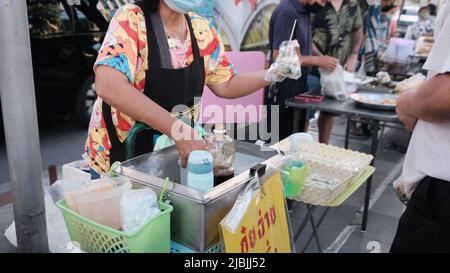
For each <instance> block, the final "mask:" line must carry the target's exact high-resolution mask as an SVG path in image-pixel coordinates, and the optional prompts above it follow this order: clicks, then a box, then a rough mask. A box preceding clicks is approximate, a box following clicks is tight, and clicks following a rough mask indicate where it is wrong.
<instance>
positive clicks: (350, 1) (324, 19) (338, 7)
mask: <svg viewBox="0 0 450 273" xmlns="http://www.w3.org/2000/svg"><path fill="white" fill-rule="evenodd" d="M312 25H313V32H314V34H313V43H314V46H315V54H317V55H319V56H321V55H322V54H324V55H329V56H332V57H335V58H337V59H338V60H339V63H340V64H341V65H342V66H343V67H344V69H345V70H347V71H349V72H355V70H356V67H357V61H358V54H359V50H360V48H361V44H362V42H363V38H364V37H363V20H362V14H361V10H360V7H359V4H358V2H357V1H356V0H330V1H329V2H327V3H326V5H325V8H324V9H323V10H322V11H320V12H319V13H317V14H316V15H315V16H314V18H313V21H312ZM315 74H316V75H315V76H316V77H310V81H311V85H313V82H314V81H315V82H316V84H315V87H312V86H311V89H313V88H314V89H319V90H320V87H319V86H318V85H317V82H318V79H317V77H318V72H315ZM334 116H335V115H334V114H331V113H326V112H321V113H320V116H319V120H318V126H319V142H321V143H328V142H329V140H330V136H331V130H332V129H333V118H334Z"/></svg>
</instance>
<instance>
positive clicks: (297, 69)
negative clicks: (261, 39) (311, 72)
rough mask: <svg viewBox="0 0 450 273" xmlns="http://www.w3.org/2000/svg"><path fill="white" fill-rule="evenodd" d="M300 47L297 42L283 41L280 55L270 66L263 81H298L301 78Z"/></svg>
mask: <svg viewBox="0 0 450 273" xmlns="http://www.w3.org/2000/svg"><path fill="white" fill-rule="evenodd" d="M298 52H300V45H299V44H298V42H297V40H292V41H284V42H282V43H281V45H280V53H279V55H278V57H277V59H276V61H275V62H274V63H273V64H272V65H271V66H270V68H269V71H267V73H266V75H265V77H264V80H266V81H270V82H282V81H284V80H285V79H286V78H289V79H294V80H298V79H299V78H300V77H301V76H302V69H301V59H300V55H299V53H298Z"/></svg>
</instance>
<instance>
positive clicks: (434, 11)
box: [427, 4, 437, 22]
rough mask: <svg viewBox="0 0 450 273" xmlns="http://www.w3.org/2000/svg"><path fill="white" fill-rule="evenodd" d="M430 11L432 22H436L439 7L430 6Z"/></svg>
mask: <svg viewBox="0 0 450 273" xmlns="http://www.w3.org/2000/svg"><path fill="white" fill-rule="evenodd" d="M427 7H428V10H429V11H430V20H431V21H433V22H434V21H435V20H436V16H437V7H436V5H435V4H428V6H427Z"/></svg>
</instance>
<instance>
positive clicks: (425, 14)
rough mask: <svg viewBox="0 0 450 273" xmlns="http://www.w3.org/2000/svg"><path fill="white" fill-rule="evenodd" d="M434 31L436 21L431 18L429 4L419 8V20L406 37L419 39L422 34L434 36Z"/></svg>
mask: <svg viewBox="0 0 450 273" xmlns="http://www.w3.org/2000/svg"><path fill="white" fill-rule="evenodd" d="M433 32H434V21H432V20H431V19H430V10H429V8H428V6H424V7H421V8H420V9H419V20H418V21H417V22H415V23H414V24H413V25H412V26H411V27H410V29H409V30H408V32H407V33H406V36H405V38H406V39H411V40H417V39H419V37H421V36H433Z"/></svg>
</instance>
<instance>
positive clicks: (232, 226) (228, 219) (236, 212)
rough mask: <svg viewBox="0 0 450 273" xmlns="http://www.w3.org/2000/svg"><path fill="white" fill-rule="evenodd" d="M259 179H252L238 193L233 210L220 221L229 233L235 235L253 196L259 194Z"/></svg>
mask: <svg viewBox="0 0 450 273" xmlns="http://www.w3.org/2000/svg"><path fill="white" fill-rule="evenodd" d="M260 185H261V184H260V181H259V177H255V178H253V179H252V180H251V181H250V182H249V183H248V185H247V186H246V187H245V188H244V190H243V191H242V192H241V193H239V195H238V197H237V199H236V202H235V203H234V206H233V208H232V209H231V210H230V212H229V213H228V214H227V215H226V216H225V218H224V219H223V220H222V224H223V226H225V227H226V228H227V229H228V230H229V231H230V232H232V233H236V231H237V229H238V227H239V223H240V222H241V220H242V217H244V214H245V213H246V212H247V208H248V206H249V205H250V202H251V201H252V198H253V194H255V193H256V194H257V193H259V189H260Z"/></svg>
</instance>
